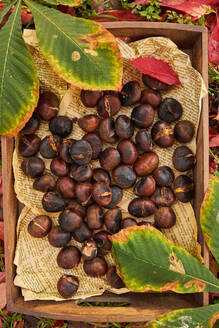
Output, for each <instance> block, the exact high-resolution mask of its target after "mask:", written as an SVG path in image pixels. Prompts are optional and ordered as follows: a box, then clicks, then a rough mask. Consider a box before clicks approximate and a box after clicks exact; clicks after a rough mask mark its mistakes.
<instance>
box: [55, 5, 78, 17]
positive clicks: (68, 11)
mask: <svg viewBox="0 0 219 328" xmlns="http://www.w3.org/2000/svg"><path fill="white" fill-rule="evenodd" d="M57 8H58V10H59V11H61V12H62V13H64V14H69V15H71V16H76V14H75V9H74V8H72V7H69V6H64V5H58V7H57Z"/></svg>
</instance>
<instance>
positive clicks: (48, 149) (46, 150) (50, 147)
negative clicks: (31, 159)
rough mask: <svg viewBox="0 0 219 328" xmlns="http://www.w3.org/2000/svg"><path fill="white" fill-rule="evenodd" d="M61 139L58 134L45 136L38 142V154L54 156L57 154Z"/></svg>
mask: <svg viewBox="0 0 219 328" xmlns="http://www.w3.org/2000/svg"><path fill="white" fill-rule="evenodd" d="M61 142H62V139H61V138H60V137H59V136H46V137H45V138H43V140H42V141H41V143H40V154H41V155H42V156H43V157H44V158H55V157H57V156H58V152H59V148H60V145H61Z"/></svg>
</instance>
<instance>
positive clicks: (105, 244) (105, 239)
mask: <svg viewBox="0 0 219 328" xmlns="http://www.w3.org/2000/svg"><path fill="white" fill-rule="evenodd" d="M109 236H110V233H109V232H107V231H104V230H103V231H99V232H97V233H95V235H94V236H93V239H94V241H95V242H96V244H97V247H98V250H99V251H100V253H101V255H106V254H107V253H109V251H110V250H111V248H112V243H111V241H110V240H109Z"/></svg>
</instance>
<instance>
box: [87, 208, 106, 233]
mask: <svg viewBox="0 0 219 328" xmlns="http://www.w3.org/2000/svg"><path fill="white" fill-rule="evenodd" d="M87 225H88V227H89V228H90V229H92V230H94V229H100V228H101V227H102V225H103V211H102V209H101V207H100V206H99V205H97V204H92V205H90V206H89V207H88V209H87Z"/></svg>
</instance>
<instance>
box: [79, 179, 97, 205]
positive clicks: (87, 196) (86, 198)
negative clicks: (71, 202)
mask: <svg viewBox="0 0 219 328" xmlns="http://www.w3.org/2000/svg"><path fill="white" fill-rule="evenodd" d="M92 188H93V187H92V184H90V183H87V182H86V183H77V184H76V187H75V196H76V198H77V200H78V202H79V203H80V204H81V205H82V206H87V205H89V203H90V201H91V192H92Z"/></svg>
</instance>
